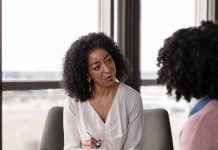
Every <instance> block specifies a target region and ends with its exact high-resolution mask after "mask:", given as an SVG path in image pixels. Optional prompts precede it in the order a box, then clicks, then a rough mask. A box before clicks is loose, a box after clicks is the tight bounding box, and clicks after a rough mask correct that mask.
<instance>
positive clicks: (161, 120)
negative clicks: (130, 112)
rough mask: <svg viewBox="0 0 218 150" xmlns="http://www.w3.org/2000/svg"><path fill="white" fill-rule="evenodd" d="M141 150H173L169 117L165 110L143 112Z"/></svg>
mask: <svg viewBox="0 0 218 150" xmlns="http://www.w3.org/2000/svg"><path fill="white" fill-rule="evenodd" d="M141 150H173V141H172V134H171V128H170V122H169V116H168V112H167V111H166V110H165V109H146V110H144V126H143V134H142V141H141Z"/></svg>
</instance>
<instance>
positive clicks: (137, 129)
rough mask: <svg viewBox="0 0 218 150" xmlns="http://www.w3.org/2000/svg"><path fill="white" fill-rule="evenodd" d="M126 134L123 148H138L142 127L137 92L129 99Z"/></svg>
mask: <svg viewBox="0 0 218 150" xmlns="http://www.w3.org/2000/svg"><path fill="white" fill-rule="evenodd" d="M130 101H131V102H133V103H131V104H130V105H129V108H130V110H131V111H130V113H129V125H128V136H127V140H126V143H125V144H124V147H123V150H139V149H140V142H141V137H142V129H143V105H142V99H141V96H140V95H139V94H138V93H137V94H135V96H134V97H133V99H131V100H130Z"/></svg>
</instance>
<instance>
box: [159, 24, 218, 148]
mask: <svg viewBox="0 0 218 150" xmlns="http://www.w3.org/2000/svg"><path fill="white" fill-rule="evenodd" d="M157 60H158V66H159V67H160V70H159V71H158V75H159V77H158V79H157V84H165V85H166V86H167V90H168V92H167V93H168V94H170V95H171V93H172V90H175V94H176V99H177V101H179V100H180V98H181V97H182V96H184V98H185V99H186V100H187V101H188V102H190V101H191V98H196V99H198V103H197V104H196V105H195V106H194V108H193V109H192V110H191V112H190V115H189V119H188V120H187V122H186V124H185V125H184V127H183V129H182V131H181V134H180V147H181V150H217V149H218V144H217V143H218V128H217V127H218V111H217V109H218V24H217V23H213V22H211V21H207V22H204V21H203V22H202V23H201V25H200V26H199V27H192V28H187V29H181V30H178V31H176V32H175V33H174V34H173V35H172V36H171V37H169V38H167V39H166V40H165V43H164V46H163V48H161V49H160V50H159V54H158V58H157Z"/></svg>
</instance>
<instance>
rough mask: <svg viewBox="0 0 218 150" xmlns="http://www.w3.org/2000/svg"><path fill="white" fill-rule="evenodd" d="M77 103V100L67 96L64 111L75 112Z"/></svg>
mask: <svg viewBox="0 0 218 150" xmlns="http://www.w3.org/2000/svg"><path fill="white" fill-rule="evenodd" d="M76 105H77V102H76V100H75V98H72V97H70V96H66V97H65V100H64V110H65V111H75V108H76Z"/></svg>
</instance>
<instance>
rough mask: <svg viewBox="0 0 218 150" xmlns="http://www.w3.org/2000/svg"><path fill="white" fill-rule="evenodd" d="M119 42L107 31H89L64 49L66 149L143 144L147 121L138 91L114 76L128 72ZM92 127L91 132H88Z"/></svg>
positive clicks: (136, 147) (122, 76)
mask: <svg viewBox="0 0 218 150" xmlns="http://www.w3.org/2000/svg"><path fill="white" fill-rule="evenodd" d="M129 68H130V66H129V65H128V61H127V60H126V59H125V58H124V56H123V54H122V53H121V50H120V49H119V47H118V46H117V45H116V44H115V43H114V42H113V40H111V39H110V38H109V37H107V36H106V35H105V34H104V33H90V34H88V35H87V36H83V37H80V38H79V39H78V40H77V41H75V42H74V43H73V44H72V45H71V47H70V48H69V50H68V51H67V53H66V56H65V60H64V69H63V70H64V71H63V82H62V83H63V87H64V89H65V90H66V92H67V94H68V96H67V97H66V99H65V105H64V142H65V144H64V150H70V149H71V148H82V149H87V148H88V149H91V148H96V147H97V146H98V145H99V144H100V145H101V147H102V148H106V149H107V150H116V149H117V150H121V149H123V150H127V149H128V150H133V149H134V150H139V145H140V141H141V136H142V127H143V107H142V100H141V97H140V95H139V93H138V92H136V91H135V90H133V89H132V88H130V87H128V86H127V85H125V84H123V83H121V82H116V79H117V80H119V81H121V80H123V79H125V77H127V75H128V74H129V72H130V69H129ZM86 132H88V133H89V134H90V135H91V136H92V138H88V137H87V135H86Z"/></svg>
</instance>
